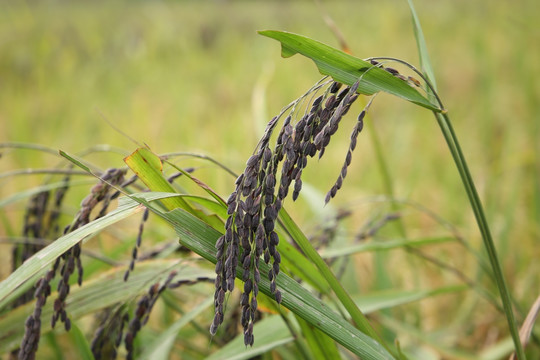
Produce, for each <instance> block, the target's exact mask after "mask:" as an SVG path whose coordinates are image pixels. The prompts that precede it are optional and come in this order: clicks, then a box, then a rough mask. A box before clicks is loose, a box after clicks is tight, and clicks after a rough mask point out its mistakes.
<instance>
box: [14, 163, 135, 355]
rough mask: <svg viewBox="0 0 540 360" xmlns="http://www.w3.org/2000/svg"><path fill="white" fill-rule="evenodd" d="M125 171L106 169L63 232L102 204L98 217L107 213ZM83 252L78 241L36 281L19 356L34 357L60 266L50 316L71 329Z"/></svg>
mask: <svg viewBox="0 0 540 360" xmlns="http://www.w3.org/2000/svg"><path fill="white" fill-rule="evenodd" d="M124 174H125V171H124V170H119V169H110V170H108V171H107V172H105V173H104V174H103V176H102V179H103V180H105V182H101V181H100V182H99V183H98V184H96V185H95V186H94V187H93V188H92V189H91V192H90V194H89V195H88V196H87V197H86V198H85V199H84V200H83V201H82V203H81V209H80V210H79V212H78V213H77V216H76V217H75V220H74V221H73V223H72V224H71V225H70V226H67V227H66V228H65V230H64V234H67V233H69V232H71V231H74V230H76V229H78V228H80V227H81V226H84V225H86V224H88V223H89V222H90V221H91V220H90V216H91V213H92V212H93V210H94V209H96V208H97V206H98V204H101V209H99V213H98V214H97V215H96V217H95V219H97V218H99V217H102V216H104V215H105V214H106V213H107V209H108V207H109V205H110V202H111V201H112V200H113V199H114V198H116V197H117V196H118V195H119V192H118V191H116V192H112V191H111V186H110V185H109V184H112V185H119V184H121V183H122V181H123V179H124ZM64 192H65V191H64ZM62 198H63V193H61V194H60V195H57V197H56V200H55V203H56V204H59V203H60V202H61V200H62ZM56 217H57V215H56ZM80 255H81V245H80V243H78V244H76V245H75V246H73V247H72V248H71V249H69V250H68V251H66V252H65V253H64V254H62V256H60V257H59V258H57V259H56V261H55V262H54V264H53V266H52V269H51V270H49V271H48V272H47V273H46V274H45V276H44V277H42V278H41V279H40V280H38V282H37V283H36V290H35V293H34V297H35V298H36V305H35V308H34V312H33V313H32V314H31V315H30V316H29V317H28V319H27V321H26V324H27V326H26V328H25V334H24V337H23V340H22V343H21V347H20V349H19V355H18V356H19V359H33V358H34V357H35V352H36V350H37V347H38V342H39V333H40V328H41V320H40V317H41V310H42V308H43V306H44V305H45V302H46V300H47V297H48V296H49V295H50V294H51V287H50V282H51V281H52V279H53V278H54V277H55V276H56V273H57V271H58V269H60V276H61V278H60V280H59V281H58V288H57V289H58V297H57V298H56V299H55V301H54V306H53V309H54V313H53V315H52V319H51V326H52V327H54V326H55V325H56V322H57V321H58V320H60V321H61V322H63V323H64V327H65V329H66V330H69V329H70V328H71V321H70V319H69V318H68V316H67V313H66V310H65V306H66V304H65V301H66V298H67V296H68V295H69V291H70V285H69V278H70V277H71V275H72V274H73V273H74V272H75V269H77V272H78V281H77V282H78V284H79V285H81V284H82V276H83V268H82V263H81V260H80Z"/></svg>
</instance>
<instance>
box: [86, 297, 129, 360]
mask: <svg viewBox="0 0 540 360" xmlns="http://www.w3.org/2000/svg"><path fill="white" fill-rule="evenodd" d="M101 318H102V319H101V322H100V325H99V327H98V329H97V330H96V332H95V333H94V338H93V339H92V343H91V350H92V354H93V355H94V359H96V360H100V359H116V356H117V349H118V347H119V346H120V343H121V342H122V337H123V331H124V326H125V324H126V323H127V322H128V321H129V315H128V313H127V311H126V308H125V307H124V306H119V307H117V308H116V309H115V310H113V309H111V308H108V309H106V310H105V311H104V312H103V313H102V315H101Z"/></svg>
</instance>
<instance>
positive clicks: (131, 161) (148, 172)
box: [124, 148, 223, 229]
mask: <svg viewBox="0 0 540 360" xmlns="http://www.w3.org/2000/svg"><path fill="white" fill-rule="evenodd" d="M124 162H125V163H126V164H127V165H128V166H129V168H130V169H131V170H133V172H134V173H135V174H137V176H138V177H139V179H141V180H142V182H144V183H145V185H146V186H148V188H149V189H150V190H151V191H161V192H176V191H175V190H174V188H173V187H172V185H171V184H169V182H168V181H167V179H165V177H164V176H163V172H162V170H163V164H162V162H161V159H160V158H159V156H157V155H156V154H154V153H153V152H151V151H150V150H148V149H147V148H139V149H137V150H136V151H135V152H133V153H132V154H131V155H129V156H127V157H126V158H125V159H124ZM179 170H180V169H179ZM182 172H183V173H184V175H187V176H188V177H189V178H190V179H191V180H193V178H192V177H191V176H189V174H187V173H186V172H185V171H182ZM198 185H199V186H202V183H201V182H200V181H199V182H198ZM205 190H207V191H209V192H210V193H211V194H212V196H214V194H213V191H210V189H209V188H208V187H206V188H205ZM216 196H217V195H216ZM217 198H218V199H219V196H218V197H217ZM220 200H221V199H220ZM220 200H218V201H220ZM221 201H222V200H221ZM163 204H164V205H165V207H166V208H167V209H168V210H172V209H176V208H181V209H184V210H186V211H188V212H189V213H191V214H193V215H195V216H197V217H198V218H200V219H202V220H203V221H205V222H206V223H208V224H210V225H212V226H213V227H214V228H215V229H223V222H222V221H221V220H220V219H219V218H218V217H217V216H215V215H206V214H205V213H203V212H202V211H201V210H197V209H194V208H193V207H192V206H191V205H190V204H189V203H188V202H187V201H186V200H184V198H183V197H175V198H171V199H163Z"/></svg>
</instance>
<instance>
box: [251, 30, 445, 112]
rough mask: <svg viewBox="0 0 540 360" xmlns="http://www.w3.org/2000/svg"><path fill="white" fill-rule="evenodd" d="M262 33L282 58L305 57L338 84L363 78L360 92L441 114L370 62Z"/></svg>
mask: <svg viewBox="0 0 540 360" xmlns="http://www.w3.org/2000/svg"><path fill="white" fill-rule="evenodd" d="M259 34H261V35H264V36H267V37H269V38H272V39H275V40H278V41H280V42H281V55H282V56H283V57H290V56H293V55H295V54H301V55H304V56H306V57H308V58H310V59H311V60H313V61H314V62H315V65H317V67H318V68H319V71H320V72H321V74H323V75H329V76H331V77H332V78H333V79H334V80H336V81H338V82H341V83H344V84H347V85H352V84H354V83H355V82H356V81H357V80H358V79H359V78H360V77H361V78H362V80H361V81H360V85H359V86H358V92H359V93H362V94H366V95H372V94H374V93H376V92H379V91H384V92H387V93H389V94H392V95H395V96H398V97H400V98H402V99H405V100H408V101H410V102H412V103H415V104H417V105H420V106H422V107H425V108H428V109H430V110H433V111H441V109H440V108H439V107H438V106H437V105H435V104H433V103H431V102H430V101H429V100H428V99H426V98H425V97H424V96H423V95H422V94H420V93H419V92H418V91H417V90H416V89H414V88H413V87H411V86H410V85H409V84H407V82H406V81H403V80H401V79H399V78H397V77H395V76H393V75H392V74H390V73H389V72H387V71H385V70H383V69H380V68H378V67H375V66H373V65H372V64H370V63H369V62H367V61H364V60H361V59H358V58H356V57H354V56H352V55H349V54H347V53H344V52H343V51H340V50H338V49H335V48H333V47H331V46H328V45H326V44H323V43H321V42H319V41H316V40H313V39H310V38H307V37H305V36H302V35H297V34H293V33H289V32H284V31H274V30H266V31H259Z"/></svg>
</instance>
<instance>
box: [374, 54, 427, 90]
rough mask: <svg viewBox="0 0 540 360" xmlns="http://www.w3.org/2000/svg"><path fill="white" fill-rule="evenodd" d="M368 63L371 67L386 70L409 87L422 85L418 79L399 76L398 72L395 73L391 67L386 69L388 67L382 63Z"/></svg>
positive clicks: (375, 61)
mask: <svg viewBox="0 0 540 360" xmlns="http://www.w3.org/2000/svg"><path fill="white" fill-rule="evenodd" d="M369 62H370V63H371V65H373V66H377V67H380V68H381V69H384V70H386V71H387V72H389V73H390V74H392V75H394V76H395V77H397V78H399V79H401V80H403V81H405V82H406V83H408V84H409V85H412V86H416V87H421V86H422V84H421V83H420V81H418V79H416V78H414V77H412V76H404V75H401V74H400V73H399V71H397V70H396V69H394V68H391V67H388V66H383V64H382V63H380V62H378V61H377V60H374V59H370V60H369Z"/></svg>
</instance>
